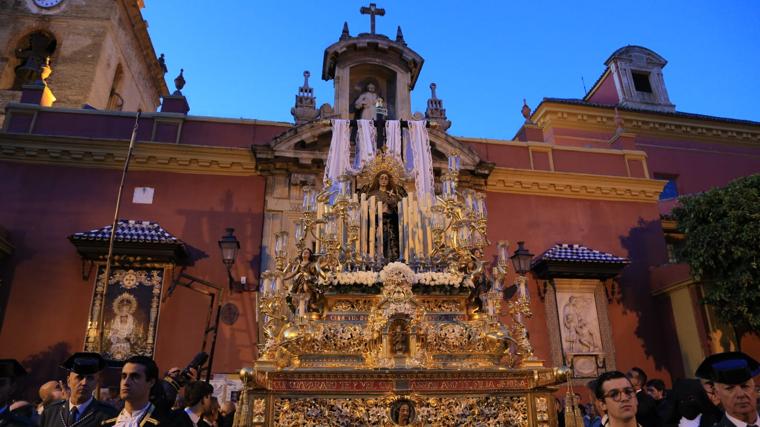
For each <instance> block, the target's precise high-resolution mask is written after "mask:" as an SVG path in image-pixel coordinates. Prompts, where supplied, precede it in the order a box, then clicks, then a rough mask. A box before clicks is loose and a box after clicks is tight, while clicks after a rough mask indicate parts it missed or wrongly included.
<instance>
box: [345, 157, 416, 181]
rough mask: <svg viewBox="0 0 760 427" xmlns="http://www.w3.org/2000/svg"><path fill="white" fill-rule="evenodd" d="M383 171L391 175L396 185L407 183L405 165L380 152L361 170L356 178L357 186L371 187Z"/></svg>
mask: <svg viewBox="0 0 760 427" xmlns="http://www.w3.org/2000/svg"><path fill="white" fill-rule="evenodd" d="M381 172H385V173H387V174H388V175H390V177H391V180H392V181H393V183H394V184H395V185H399V186H402V187H403V186H404V184H406V171H404V165H402V164H401V162H400V161H399V160H398V159H396V158H394V157H393V156H391V155H389V154H386V153H384V152H380V153H378V154H377V156H375V158H374V159H372V160H371V161H370V162H369V163H367V164H366V165H364V168H363V169H362V171H361V172H359V176H357V178H356V181H357V182H356V183H357V188H369V187H370V186H371V185H372V181H373V180H374V179H375V177H376V176H377V175H379V174H380V173H381Z"/></svg>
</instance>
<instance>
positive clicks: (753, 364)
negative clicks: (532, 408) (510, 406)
mask: <svg viewBox="0 0 760 427" xmlns="http://www.w3.org/2000/svg"><path fill="white" fill-rule="evenodd" d="M758 375H760V364H759V363H758V362H757V361H756V360H755V359H753V358H752V357H750V356H749V355H747V354H744V353H741V352H726V353H720V354H714V355H712V356H709V357H707V358H706V359H705V360H704V361H703V362H702V363H701V364H700V366H699V368H698V369H697V371H696V373H695V376H696V377H697V378H694V379H677V380H675V381H674V383H673V388H672V389H670V390H667V389H666V387H665V382H664V381H662V380H660V379H652V380H648V378H647V375H646V373H645V372H644V371H643V370H642V369H640V368H637V367H634V368H631V369H630V370H629V371H628V372H627V373H623V372H620V371H610V372H605V373H603V374H601V375H600V376H599V377H598V378H596V379H594V380H592V381H590V382H589V383H588V384H587V387H588V392H589V397H590V399H589V400H590V403H588V404H586V405H580V404H579V405H577V409H578V411H579V412H580V413H581V415H582V416H583V426H580V425H577V426H576V425H573V426H569V425H566V424H567V423H568V422H567V421H566V417H565V413H566V411H567V410H566V409H565V406H564V405H562V404H561V403H559V402H558V404H557V408H558V409H557V410H558V414H557V415H558V424H559V426H560V427H637V426H641V427H713V426H715V427H758V425H760V419H758V412H757V408H758V406H760V402H759V400H760V395H759V389H760V384H755V382H754V379H753V377H755V376H758ZM580 397H581V396H580V395H578V394H576V396H575V401H580ZM571 406H572V405H571ZM568 419H572V417H569V418H568Z"/></svg>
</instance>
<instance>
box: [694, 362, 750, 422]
mask: <svg viewBox="0 0 760 427" xmlns="http://www.w3.org/2000/svg"><path fill="white" fill-rule="evenodd" d="M757 375H760V363H758V362H757V360H755V359H753V358H751V357H749V356H748V355H746V354H744V353H742V352H738V351H729V352H725V353H718V354H713V355H712V356H708V357H707V358H705V360H704V361H703V362H702V364H700V365H699V367H698V368H697V372H696V376H697V377H699V378H702V379H705V380H709V381H712V382H713V383H714V384H715V393H716V394H717V395H718V398H720V403H721V405H722V406H723V410H724V411H725V414H724V415H723V418H722V419H721V420H720V421H718V423H717V424H715V425H716V426H718V427H758V424H760V417H758V414H757V389H756V388H755V381H754V379H753V377H755V376H757Z"/></svg>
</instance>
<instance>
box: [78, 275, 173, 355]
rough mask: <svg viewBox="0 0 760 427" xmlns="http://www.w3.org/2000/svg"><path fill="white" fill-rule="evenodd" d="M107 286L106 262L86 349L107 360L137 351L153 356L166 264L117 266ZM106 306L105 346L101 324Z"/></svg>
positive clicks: (94, 297)
mask: <svg viewBox="0 0 760 427" xmlns="http://www.w3.org/2000/svg"><path fill="white" fill-rule="evenodd" d="M110 276H111V277H110V278H109V280H108V286H105V285H104V283H105V280H104V278H105V266H102V265H101V266H99V268H98V276H97V277H98V280H97V285H96V286H95V292H94V294H93V300H92V305H91V309H90V319H89V322H88V328H87V336H86V338H85V351H94V352H100V353H102V354H103V357H105V358H106V359H108V360H114V361H123V360H126V359H127V358H129V357H130V356H134V355H144V356H149V357H153V352H154V350H155V339H156V332H157V329H158V313H159V306H160V300H161V289H162V286H163V279H164V269H163V268H133V269H122V268H115V269H113V270H112V271H111V274H110ZM101 307H102V308H103V310H104V311H103V316H102V318H103V325H104V329H103V336H102V349H101V337H100V334H99V329H98V324H99V322H100V316H101V313H100V310H101Z"/></svg>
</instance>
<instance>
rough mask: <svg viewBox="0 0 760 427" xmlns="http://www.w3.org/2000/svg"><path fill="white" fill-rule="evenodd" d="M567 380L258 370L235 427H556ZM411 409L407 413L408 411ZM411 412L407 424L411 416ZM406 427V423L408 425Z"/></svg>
mask: <svg viewBox="0 0 760 427" xmlns="http://www.w3.org/2000/svg"><path fill="white" fill-rule="evenodd" d="M562 375H563V374H562V373H561V372H560V371H559V370H557V369H553V368H534V369H476V370H468V371H461V370H429V369H389V370H385V369H378V370H374V369H372V370H340V369H335V370H329V369H328V370H324V369H318V370H306V369H285V370H277V369H272V368H270V367H264V366H257V369H256V370H255V372H254V374H253V377H254V378H251V379H250V381H249V382H248V383H246V391H245V392H244V394H243V396H241V399H242V401H241V402H240V407H241V409H243V408H245V409H243V411H242V413H241V414H240V415H242V416H241V417H238V418H237V419H236V422H235V425H236V426H279V425H288V426H289V425H346V426H349V425H350V426H395V425H410V426H423V425H434V426H439V425H440V426H446V425H479V424H480V423H484V425H486V424H485V423H486V422H491V423H495V424H488V425H500V426H540V427H548V426H550V425H556V423H557V419H556V409H555V408H554V397H553V396H552V393H553V392H554V391H555V390H556V388H555V387H554V385H555V384H557V383H558V381H559V380H562V378H560V377H562ZM402 406H406V409H401V407H402ZM405 412H408V416H407V415H405V414H404V413H405ZM405 420H406V421H405Z"/></svg>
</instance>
